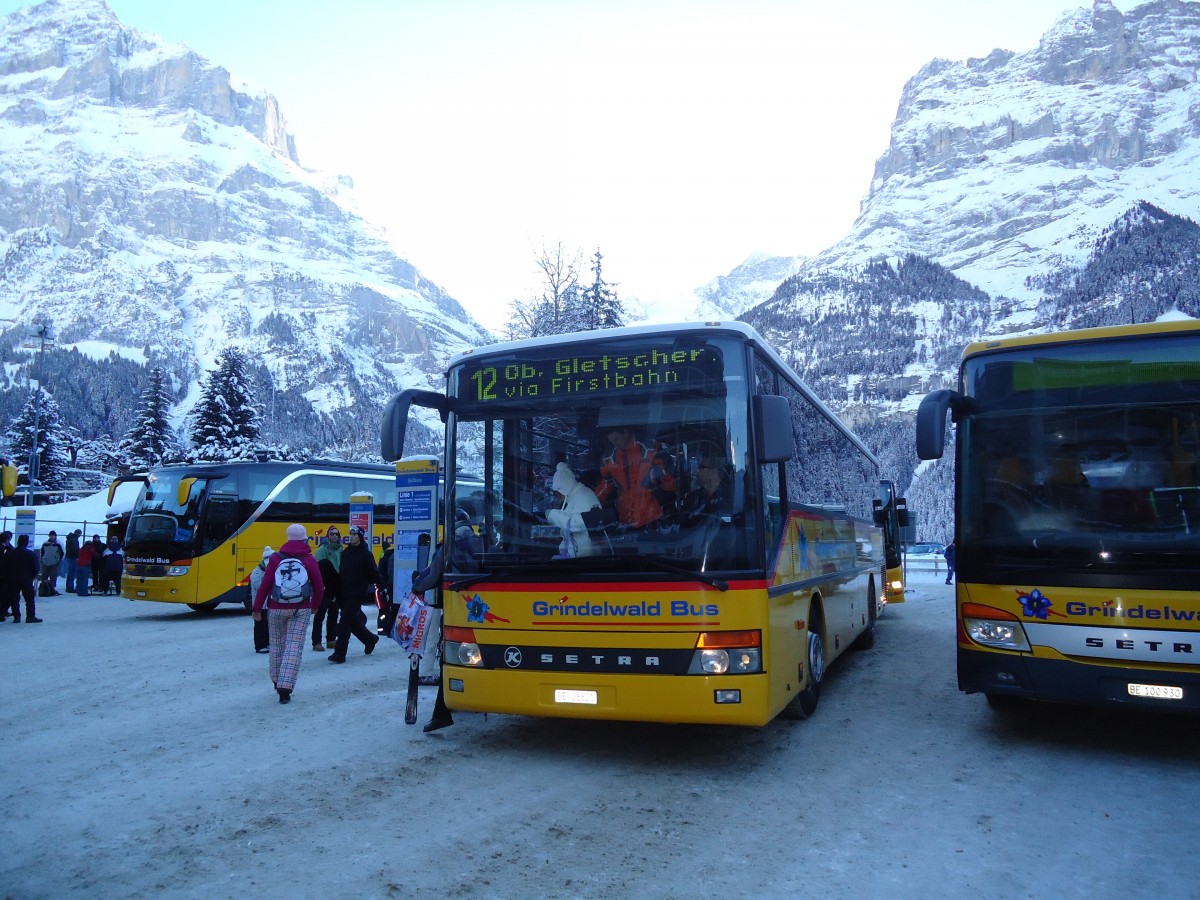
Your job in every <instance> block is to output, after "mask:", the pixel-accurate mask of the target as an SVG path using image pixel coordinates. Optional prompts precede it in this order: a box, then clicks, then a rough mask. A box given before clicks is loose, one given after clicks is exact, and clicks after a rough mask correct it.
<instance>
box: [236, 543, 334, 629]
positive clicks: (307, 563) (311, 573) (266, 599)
mask: <svg viewBox="0 0 1200 900" xmlns="http://www.w3.org/2000/svg"><path fill="white" fill-rule="evenodd" d="M280 553H286V554H287V555H288V556H296V557H299V558H300V561H301V562H302V563H303V564H304V568H305V571H307V572H308V580H309V581H310V582H311V583H312V587H313V592H312V597H311V599H310V600H309V602H308V605H309V606H310V607H311V608H312V609H313V610H314V611H316V610H317V609H318V608H319V607H320V606H321V598H322V597H323V596H324V595H325V583H324V582H322V581H321V567H320V566H318V565H317V561H316V559H315V558H314V557H313V555H312V548H311V547H309V546H308V541H287V542H286V543H284V545H283V546H282V547H280V548H279V553H272V554H271V558H270V560H269V561H268V562H267V571H265V572H264V573H263V579H262V583H261V584H259V586H258V593H256V594H255V595H254V611H255V612H261V611H262V608H263V607H264V606H266V608H267V609H295V608H296V605H295V604H294V603H276V602H275V601H274V600H271V599H270V597H271V588H272V587H274V586H275V570H276V569H278V568H279V563H280V561H281V560H282V558H283V557H281V556H280V555H279V554H280Z"/></svg>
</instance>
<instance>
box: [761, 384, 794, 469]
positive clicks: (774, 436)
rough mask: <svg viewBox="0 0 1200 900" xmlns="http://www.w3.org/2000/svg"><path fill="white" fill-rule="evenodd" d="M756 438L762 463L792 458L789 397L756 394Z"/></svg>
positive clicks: (778, 461) (784, 460)
mask: <svg viewBox="0 0 1200 900" xmlns="http://www.w3.org/2000/svg"><path fill="white" fill-rule="evenodd" d="M752 405H753V408H754V438H755V443H756V444H757V445H758V461H759V462H760V463H780V462H786V461H787V460H789V459H791V458H792V407H791V404H789V403H788V400H787V397H779V396H776V395H774V394H755V395H754V399H753V404H752Z"/></svg>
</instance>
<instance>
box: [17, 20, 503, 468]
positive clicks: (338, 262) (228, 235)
mask: <svg viewBox="0 0 1200 900" xmlns="http://www.w3.org/2000/svg"><path fill="white" fill-rule="evenodd" d="M0 253H3V264H2V267H0V329H2V330H3V334H2V335H0V342H2V343H16V342H17V340H18V338H19V335H20V334H21V332H22V331H23V330H24V329H25V327H26V326H27V325H28V323H30V322H31V321H33V320H35V319H37V320H48V321H49V322H50V323H51V324H52V326H53V328H54V331H55V332H56V334H57V338H58V345H59V347H63V346H72V345H78V346H80V347H84V346H86V348H87V350H88V352H89V353H91V354H93V355H94V354H95V353H96V351H97V349H98V348H99V349H100V350H104V349H109V348H111V349H113V350H115V351H118V352H119V353H121V354H123V355H127V356H129V355H132V356H134V357H136V358H137V359H139V360H141V361H146V362H154V363H156V364H159V365H163V366H165V367H166V368H167V370H168V371H169V372H170V373H171V375H172V377H173V379H174V383H175V386H176V389H177V390H178V391H179V393H180V394H181V395H182V396H183V398H184V399H183V402H182V403H181V404H180V407H179V409H180V411H185V410H186V409H187V408H189V407H190V405H191V404H192V402H194V399H195V397H196V395H197V384H198V379H199V378H200V377H202V376H203V374H204V372H205V371H206V370H209V369H211V368H213V363H214V360H215V358H216V356H217V354H218V353H219V351H220V350H221V349H223V348H224V347H226V346H230V345H234V346H238V347H240V348H242V349H243V350H245V351H246V352H247V354H248V355H249V356H250V357H251V359H253V360H255V361H257V362H259V363H261V365H262V367H264V368H265V370H266V373H267V376H269V378H268V380H269V382H270V385H269V387H270V394H271V397H272V398H276V397H278V398H280V399H281V400H282V399H283V398H286V399H287V400H288V403H289V404H290V405H288V407H287V408H288V409H290V410H292V411H293V412H295V411H301V412H303V411H304V407H307V406H311V412H312V414H313V415H312V419H313V421H318V422H320V423H321V427H322V430H323V432H324V433H325V437H326V438H327V441H326V446H332V445H333V444H335V443H337V442H339V441H340V442H342V443H343V444H344V445H346V449H351V448H353V449H354V450H356V451H357V452H360V453H362V452H370V451H371V450H372V449H377V446H378V445H377V433H378V421H379V409H380V404H381V403H382V402H383V401H385V400H386V399H387V397H388V396H390V395H391V394H392V393H394V392H395V391H396V390H398V389H399V388H401V387H407V386H430V385H434V384H437V383H438V381H439V376H440V373H441V367H442V363H443V361H444V360H445V359H446V358H447V357H448V356H449V355H450V354H452V353H455V352H457V351H459V350H461V349H464V348H465V347H467V346H473V345H477V344H480V343H485V342H487V340H488V339H489V337H488V335H487V333H486V332H485V331H484V329H482V328H481V327H480V326H479V325H478V324H477V323H476V322H475V321H474V320H473V319H472V317H471V316H470V315H469V314H468V313H467V312H466V311H465V310H464V309H463V308H462V306H461V305H460V304H459V303H458V302H457V301H455V300H454V299H453V298H452V297H450V296H448V295H447V294H446V293H445V292H444V291H443V290H441V289H440V288H439V287H438V286H437V285H436V284H434V283H433V282H431V281H429V280H427V279H426V278H424V277H423V276H422V275H421V273H420V272H419V271H418V270H417V268H416V267H415V266H413V265H412V264H411V263H409V262H407V261H406V260H404V259H402V258H401V257H400V256H399V255H398V254H397V252H396V250H395V249H394V248H393V247H392V246H391V245H390V244H389V243H388V241H387V240H386V238H385V237H384V236H383V235H382V233H381V232H379V231H378V230H376V229H374V228H373V227H371V225H369V224H368V223H367V222H366V221H364V220H363V219H362V218H361V217H360V216H359V215H358V213H357V212H356V208H355V203H354V197H353V191H352V186H351V185H350V183H349V182H348V181H347V180H346V179H339V178H336V177H331V176H327V175H323V174H321V173H318V172H314V171H311V170H308V169H305V168H304V167H303V166H302V165H301V161H300V157H299V155H298V153H297V150H296V142H295V141H294V139H293V137H292V135H290V134H289V133H288V131H287V124H286V121H285V119H284V116H283V113H282V111H281V110H280V109H279V105H278V103H277V102H276V101H275V98H274V97H272V96H271V95H270V94H267V93H264V92H261V91H254V90H252V89H250V88H248V87H246V86H244V85H240V84H238V83H237V82H236V80H235V79H233V78H232V77H231V76H230V74H229V73H228V72H227V71H226V70H225V69H223V68H221V67H220V66H219V65H216V64H214V63H212V62H209V61H208V60H206V59H204V58H202V57H200V56H199V55H197V54H196V53H194V52H193V51H192V50H190V49H188V48H187V47H186V46H184V45H181V44H170V43H167V42H165V41H163V40H162V39H161V38H159V37H157V36H154V35H150V34H144V33H141V32H139V31H137V30H136V29H134V28H131V27H127V26H126V25H124V24H123V23H121V22H120V21H118V19H117V17H116V15H115V14H114V13H113V11H112V10H111V9H110V8H109V7H108V5H107V4H106V3H105V2H103V0H47V2H43V3H40V4H38V5H36V6H33V7H30V8H28V9H24V10H21V11H19V12H16V13H13V14H11V15H9V16H7V17H6V18H4V19H0ZM264 377H266V376H264ZM48 388H49V389H50V390H53V385H52V384H49V385H48ZM260 399H265V398H260ZM266 405H267V404H266V403H265V402H264V406H266ZM281 405H283V404H282V403H281ZM293 418H295V419H296V420H297V421H298V420H299V418H300V417H299V416H295V417H293ZM266 424H267V427H268V429H271V428H274V432H275V433H274V434H273V435H272V437H273V438H274V439H275V440H277V441H289V440H291V441H293V442H295V443H299V444H301V445H306V446H314V443H313V441H314V440H317V441H318V443H316V444H315V446H316V447H318V448H319V447H320V446H321V444H320V443H319V438H316V439H315V438H314V436H313V434H312V432H311V431H308V432H304V433H289V429H288V422H286V421H276V422H272V421H271V420H270V419H269V418H268V420H267V423H266ZM117 436H118V437H119V435H117Z"/></svg>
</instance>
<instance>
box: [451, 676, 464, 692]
mask: <svg viewBox="0 0 1200 900" xmlns="http://www.w3.org/2000/svg"><path fill="white" fill-rule="evenodd" d="M450 690H452V691H454V692H455V693H458V694H461V693H462V692H463V680H462V679H461V678H451V679H450Z"/></svg>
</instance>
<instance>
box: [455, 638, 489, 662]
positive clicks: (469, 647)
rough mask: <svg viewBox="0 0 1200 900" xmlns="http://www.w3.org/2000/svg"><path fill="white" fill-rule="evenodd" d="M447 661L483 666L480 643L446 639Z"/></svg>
mask: <svg viewBox="0 0 1200 900" xmlns="http://www.w3.org/2000/svg"><path fill="white" fill-rule="evenodd" d="M446 662H448V663H451V664H453V665H459V666H482V665H483V654H482V653H480V652H479V645H478V644H471V643H466V642H459V641H446Z"/></svg>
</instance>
